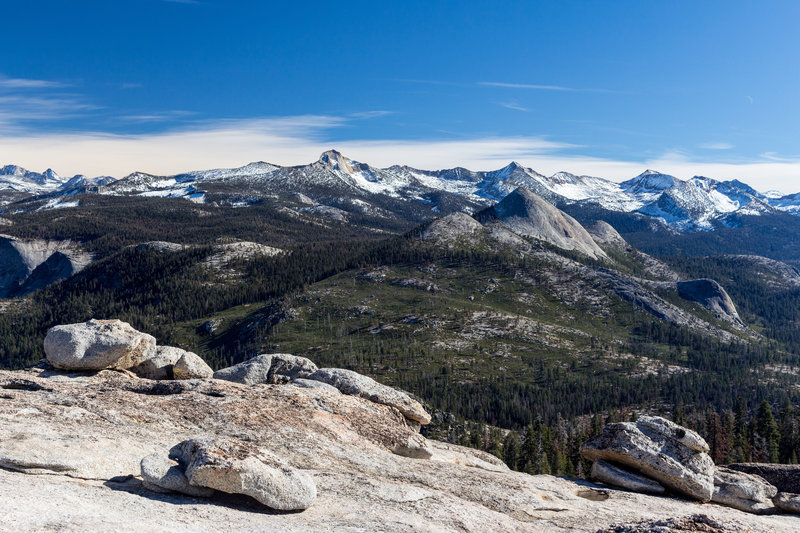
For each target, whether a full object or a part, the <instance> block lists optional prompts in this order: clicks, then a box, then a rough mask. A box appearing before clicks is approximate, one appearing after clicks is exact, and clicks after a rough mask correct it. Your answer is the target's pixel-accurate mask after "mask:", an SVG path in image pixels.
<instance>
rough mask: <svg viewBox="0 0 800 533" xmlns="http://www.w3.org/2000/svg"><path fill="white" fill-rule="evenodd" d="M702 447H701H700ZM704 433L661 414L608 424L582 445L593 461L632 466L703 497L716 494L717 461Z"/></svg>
mask: <svg viewBox="0 0 800 533" xmlns="http://www.w3.org/2000/svg"><path fill="white" fill-rule="evenodd" d="M698 448H699V449H698ZM701 449H708V445H707V444H705V441H703V439H702V437H700V436H699V435H698V434H697V433H695V432H694V431H691V430H689V429H686V428H683V427H681V426H679V425H677V424H674V423H672V422H670V421H668V420H665V419H663V418H659V417H641V418H639V420H637V421H636V422H621V423H617V424H609V425H607V426H606V427H605V428H603V432H602V433H601V434H600V435H598V436H596V437H594V438H592V439H590V440H589V441H587V442H585V443H584V444H583V445H582V446H581V454H582V455H583V456H584V457H585V458H587V459H589V460H590V461H597V460H605V461H608V462H612V463H616V464H619V465H623V466H626V467H630V468H632V469H634V470H636V471H638V472H640V473H642V474H644V475H646V476H647V477H650V478H653V479H655V480H656V481H658V482H659V483H660V484H661V485H663V486H664V487H666V488H667V489H670V490H673V491H675V492H678V493H681V494H685V495H687V496H690V497H692V498H695V499H698V500H700V501H708V500H710V499H711V497H712V496H713V494H714V462H713V461H712V460H711V457H709V456H708V454H707V453H705V452H704V451H700V450H701Z"/></svg>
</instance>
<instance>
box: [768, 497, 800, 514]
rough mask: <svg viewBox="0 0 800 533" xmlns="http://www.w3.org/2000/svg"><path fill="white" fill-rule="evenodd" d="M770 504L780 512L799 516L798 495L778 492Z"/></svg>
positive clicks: (799, 499)
mask: <svg viewBox="0 0 800 533" xmlns="http://www.w3.org/2000/svg"><path fill="white" fill-rule="evenodd" d="M772 503H774V504H775V507H777V508H778V509H780V510H781V511H784V512H787V513H792V514H800V494H792V493H791V492H779V493H778V494H777V495H776V496H775V497H774V498H772Z"/></svg>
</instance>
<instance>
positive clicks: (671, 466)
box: [581, 416, 800, 526]
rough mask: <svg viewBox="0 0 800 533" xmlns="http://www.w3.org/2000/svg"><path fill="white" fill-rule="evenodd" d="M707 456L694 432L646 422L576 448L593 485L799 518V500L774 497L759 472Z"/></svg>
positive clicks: (619, 427) (606, 431)
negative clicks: (589, 464)
mask: <svg viewBox="0 0 800 533" xmlns="http://www.w3.org/2000/svg"><path fill="white" fill-rule="evenodd" d="M708 452H709V447H708V444H707V443H706V441H705V440H703V438H702V437H700V435H698V434H697V433H695V432H694V431H692V430H690V429H686V428H684V427H681V426H679V425H677V424H674V423H673V422H670V421H669V420H666V419H664V418H660V417H649V416H643V417H641V418H639V419H638V420H637V421H636V422H621V423H617V424H609V425H607V426H606V427H605V428H603V432H602V433H601V434H600V435H598V436H597V437H594V438H593V439H591V440H589V441H587V442H586V443H584V444H583V446H581V454H582V455H583V456H584V457H586V458H587V459H589V460H591V461H594V463H593V465H592V471H591V476H592V479H595V480H596V481H600V482H602V483H606V484H608V485H613V486H615V487H621V488H624V489H627V490H632V491H636V492H641V493H645V494H664V493H665V492H672V493H675V494H679V495H682V496H687V497H689V498H692V499H695V500H698V501H701V502H708V501H711V502H714V503H718V504H720V505H726V506H729V507H733V508H734V509H738V510H740V511H745V512H748V513H755V514H767V513H774V512H777V511H778V510H782V511H784V512H787V513H797V512H798V509H799V508H800V507H798V504H800V495H798V494H794V493H790V492H780V493H779V492H778V489H777V488H776V487H775V486H774V485H772V484H771V483H769V482H768V481H767V480H766V479H764V478H763V477H761V476H759V475H757V474H756V473H754V472H755V471H758V468H750V469H748V468H746V467H745V466H744V465H731V466H732V467H733V468H726V467H718V466H715V465H714V461H712V460H711V457H710V456H709V455H708ZM775 466H777V465H775ZM734 468H735V469H734ZM766 469H767V470H770V468H769V466H766ZM748 472H749V473H748ZM794 487H796V485H794V484H793V485H792V486H791V487H790V486H788V484H787V486H786V487H784V488H785V489H787V490H796V489H795V488H794ZM798 526H800V524H798Z"/></svg>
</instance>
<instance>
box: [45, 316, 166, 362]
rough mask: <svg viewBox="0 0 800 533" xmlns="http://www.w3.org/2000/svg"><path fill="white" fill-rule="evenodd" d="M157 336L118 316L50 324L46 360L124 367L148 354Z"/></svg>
mask: <svg viewBox="0 0 800 533" xmlns="http://www.w3.org/2000/svg"><path fill="white" fill-rule="evenodd" d="M155 348H156V339H155V338H154V337H153V336H152V335H148V334H146V333H141V332H139V331H136V330H135V329H133V328H132V327H131V325H130V324H128V323H127V322H122V321H121V320H94V319H93V320H89V321H88V322H84V323H80V324H67V325H63V326H55V327H52V328H50V330H49V331H48V332H47V336H46V337H45V339H44V352H45V354H46V355H47V362H48V363H50V364H51V365H53V366H54V367H56V368H61V369H65V370H102V369H104V368H114V369H120V370H121V369H127V368H131V367H133V366H136V365H138V364H140V363H142V362H143V361H145V360H147V359H149V358H151V357H152V356H153V354H154V352H155Z"/></svg>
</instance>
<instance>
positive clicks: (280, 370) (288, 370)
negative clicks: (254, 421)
mask: <svg viewBox="0 0 800 533" xmlns="http://www.w3.org/2000/svg"><path fill="white" fill-rule="evenodd" d="M316 371H317V365H315V364H314V363H313V362H311V361H310V360H309V359H306V358H305V357H299V356H296V355H291V354H288V353H274V354H261V355H257V356H255V357H253V358H252V359H248V360H247V361H244V362H241V363H239V364H238V365H234V366H229V367H228V368H223V369H222V370H217V371H216V372H214V378H215V379H224V380H226V381H234V382H236V383H244V384H245V385H255V384H257V383H288V382H289V381H292V380H293V379H296V378H307V377H309V376H310V375H311V374H313V373H314V372H316Z"/></svg>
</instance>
